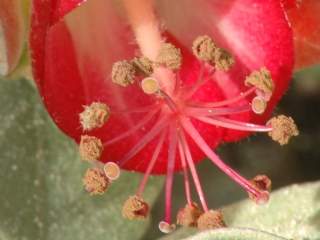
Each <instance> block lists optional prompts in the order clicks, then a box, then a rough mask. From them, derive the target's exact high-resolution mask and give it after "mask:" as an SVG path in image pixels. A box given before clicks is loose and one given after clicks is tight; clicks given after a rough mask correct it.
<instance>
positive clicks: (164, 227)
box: [159, 221, 176, 234]
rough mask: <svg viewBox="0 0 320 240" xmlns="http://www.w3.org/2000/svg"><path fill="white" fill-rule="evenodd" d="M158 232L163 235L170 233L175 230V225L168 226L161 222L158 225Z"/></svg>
mask: <svg viewBox="0 0 320 240" xmlns="http://www.w3.org/2000/svg"><path fill="white" fill-rule="evenodd" d="M159 230H160V231H161V232H163V233H166V234H167V233H172V232H173V231H174V230H176V225H175V224H169V223H167V222H165V221H161V222H160V223H159Z"/></svg>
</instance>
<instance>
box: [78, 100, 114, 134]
mask: <svg viewBox="0 0 320 240" xmlns="http://www.w3.org/2000/svg"><path fill="white" fill-rule="evenodd" d="M79 117H80V123H81V126H82V128H83V130H85V131H90V130H92V129H95V128H100V127H102V126H103V125H104V124H105V123H106V122H107V120H108V119H109V117H110V108H109V107H108V106H107V105H106V104H104V103H100V102H93V103H92V104H91V105H89V106H84V111H83V112H82V113H80V114H79Z"/></svg>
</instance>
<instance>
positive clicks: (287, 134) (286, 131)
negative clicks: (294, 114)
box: [267, 115, 299, 145]
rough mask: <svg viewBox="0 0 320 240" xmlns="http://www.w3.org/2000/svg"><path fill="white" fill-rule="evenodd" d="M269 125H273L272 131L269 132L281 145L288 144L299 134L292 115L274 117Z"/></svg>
mask: <svg viewBox="0 0 320 240" xmlns="http://www.w3.org/2000/svg"><path fill="white" fill-rule="evenodd" d="M267 125H270V126H271V127H272V131H270V132H268V134H269V136H270V137H271V138H272V140H274V141H276V142H279V143H280V145H285V144H287V143H288V142H289V140H290V138H291V137H293V136H298V135H299V131H298V128H297V126H296V124H295V122H294V120H293V119H292V118H291V117H286V116H284V115H280V116H277V117H273V118H272V119H271V120H269V121H268V123H267Z"/></svg>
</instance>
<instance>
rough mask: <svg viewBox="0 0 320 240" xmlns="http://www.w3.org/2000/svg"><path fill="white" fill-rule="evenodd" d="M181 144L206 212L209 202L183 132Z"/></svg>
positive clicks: (181, 133)
mask: <svg viewBox="0 0 320 240" xmlns="http://www.w3.org/2000/svg"><path fill="white" fill-rule="evenodd" d="M180 142H181V145H182V147H183V150H184V154H185V156H186V159H187V164H188V166H189V169H190V172H191V175H192V178H193V181H194V185H195V187H196V190H197V193H198V195H199V199H200V202H201V205H202V208H203V210H204V211H205V212H206V211H208V209H209V208H208V205H207V201H206V198H205V195H204V193H203V190H202V187H201V183H200V180H199V177H198V173H197V170H196V167H195V165H194V161H193V159H192V155H191V151H190V148H189V145H188V142H187V140H186V138H185V136H184V133H183V132H182V131H181V132H180Z"/></svg>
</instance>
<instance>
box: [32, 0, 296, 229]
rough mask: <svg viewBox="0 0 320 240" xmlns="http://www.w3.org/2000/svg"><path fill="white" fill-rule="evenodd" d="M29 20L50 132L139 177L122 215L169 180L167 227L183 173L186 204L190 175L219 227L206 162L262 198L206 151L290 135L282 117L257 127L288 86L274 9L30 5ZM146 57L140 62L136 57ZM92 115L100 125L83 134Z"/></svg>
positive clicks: (247, 4)
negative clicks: (177, 176) (159, 179)
mask: <svg viewBox="0 0 320 240" xmlns="http://www.w3.org/2000/svg"><path fill="white" fill-rule="evenodd" d="M82 2H83V4H81V6H80V7H78V8H76V9H75V7H76V6H79V5H80V3H82ZM71 10H72V11H71ZM155 12H156V14H155ZM32 14H33V15H32V31H31V38H30V46H31V50H32V63H33V70H34V76H35V80H36V82H37V84H38V87H39V90H40V93H41V95H42V97H43V101H44V103H45V105H46V107H47V109H48V111H49V113H50V115H51V116H52V118H53V119H54V121H55V122H56V124H57V125H58V126H59V127H60V128H61V129H62V130H63V131H64V132H65V133H66V134H68V135H69V136H70V137H72V138H74V139H75V140H76V141H77V142H80V139H81V136H82V140H81V149H82V150H83V151H85V152H82V154H83V156H87V158H90V159H91V158H94V159H95V158H96V157H95V156H99V153H100V152H101V151H102V148H103V149H104V150H103V153H102V156H101V159H100V160H101V161H103V162H110V161H112V162H115V163H117V165H119V166H120V167H121V168H123V169H127V170H135V171H140V172H144V173H145V176H144V178H143V180H142V182H141V185H140V186H139V190H138V192H137V197H134V198H130V201H128V202H126V204H125V208H124V209H125V210H124V215H125V216H130V218H134V217H137V218H143V217H145V216H146V214H147V210H148V208H147V207H146V205H145V203H144V202H143V200H142V199H141V198H140V197H141V195H142V192H143V189H144V186H145V184H146V181H147V178H148V176H149V175H150V173H154V174H166V175H167V181H166V216H165V224H164V223H163V222H162V224H160V226H161V229H162V230H163V231H165V232H166V231H169V230H172V226H171V225H170V224H171V213H170V208H171V207H170V205H171V188H172V181H173V172H174V171H176V170H181V169H182V170H183V172H184V173H185V186H186V198H187V202H188V204H189V205H190V206H191V205H192V200H191V197H190V192H189V191H190V189H189V180H188V172H189V171H190V173H191V175H192V177H193V180H194V182H195V186H196V188H197V192H198V193H199V197H200V202H201V206H202V208H203V210H204V211H205V212H206V213H207V215H208V214H209V215H208V216H207V215H206V218H202V219H216V218H214V217H212V216H210V213H211V212H208V206H207V203H206V200H205V197H204V194H203V191H202V189H201V185H200V182H199V179H198V175H197V172H196V169H195V163H197V162H199V161H200V160H201V159H203V158H204V157H208V158H209V159H211V161H212V162H213V163H214V164H216V165H217V166H218V167H219V168H220V169H221V170H222V171H224V172H225V173H226V174H227V175H229V176H230V177H231V178H232V179H233V180H235V181H236V182H238V183H239V184H240V185H241V186H242V187H243V188H244V189H245V190H246V191H247V192H248V193H249V194H250V196H251V197H252V198H254V199H255V200H256V201H257V202H263V201H265V200H267V198H268V193H267V192H266V189H263V188H261V187H259V184H258V185H257V184H255V183H252V182H250V181H248V180H246V179H245V178H243V177H241V176H240V175H239V174H238V173H236V172H235V171H234V170H232V169H231V168H230V167H228V166H227V165H225V164H224V163H223V162H222V161H221V160H220V159H219V157H218V156H217V155H216V154H215V153H214V151H213V150H212V149H213V148H215V147H216V146H218V145H219V144H220V143H221V142H231V141H236V140H239V139H241V138H243V137H245V136H247V135H248V133H249V132H269V134H270V135H271V136H272V138H273V139H275V140H277V141H279V142H280V143H286V142H287V141H288V135H290V134H291V135H294V134H296V133H297V131H296V129H295V126H294V124H293V122H292V121H291V120H292V119H288V118H285V117H283V116H282V117H279V118H277V119H274V120H272V121H271V122H269V123H268V124H267V125H266V126H264V125H259V124H263V123H265V121H266V120H267V119H268V117H269V116H270V114H271V111H272V109H273V108H274V106H275V105H276V103H277V102H278V101H279V99H280V97H281V96H282V94H283V93H284V92H285V90H286V89H287V86H288V83H289V80H290V77H291V73H292V69H293V63H294V61H293V59H294V57H293V37H292V31H291V28H290V27H289V25H288V22H287V20H286V17H285V14H284V12H283V9H282V6H281V4H280V2H278V1H275V0H265V1H260V0H233V1H231V0H230V1H215V0H214V1H205V0H198V1H192V0H180V1H172V0H161V1H157V2H156V4H155V6H152V3H151V1H150V0H135V1H134V0H131V1H130V0H123V1H122V5H120V4H118V3H117V4H115V3H114V2H113V1H106V0H90V1H80V0H69V1H67V0H64V1H62V0H60V1H55V0H47V1H36V0H35V1H33V11H32ZM199 37H200V38H199ZM195 39H196V42H193V41H194V40H195ZM212 39H214V41H215V44H214V43H213V42H212ZM164 43H170V44H173V45H174V46H176V48H174V47H173V45H164ZM192 45H193V52H192ZM163 46H166V47H167V48H166V49H164V48H163ZM221 47H222V48H223V49H222V48H221ZM165 50H166V51H165ZM225 50H227V51H225ZM180 53H181V55H180ZM192 53H194V54H192ZM229 53H230V54H231V55H232V56H233V58H232V57H231V56H230V55H229ZM195 55H196V56H195ZM142 56H143V57H145V58H144V60H145V61H146V62H144V63H142V62H141V61H142V60H141V59H137V58H139V57H142ZM135 57H136V59H135V60H134V61H131V60H132V59H134V58H135ZM180 57H182V66H181V67H180V61H179V60H180ZM146 59H147V60H146ZM233 61H235V63H234V64H232V63H233ZM132 63H133V64H132ZM139 64H140V65H139ZM141 64H142V65H141ZM141 72H142V74H141ZM135 73H136V74H135ZM123 74H127V75H123ZM271 78H272V79H271ZM119 81H120V84H119ZM115 82H118V84H116V83H115ZM245 83H246V84H245ZM127 85H128V86H127ZM150 91H151V92H152V94H150ZM92 104H93V105H92ZM84 106H86V107H85V108H84ZM265 107H266V109H265ZM109 115H110V116H109ZM79 116H80V117H79ZM92 117H93V118H94V119H93V120H94V122H95V124H96V126H99V127H98V128H95V127H96V126H91V125H90V124H91V122H90V121H91V120H92ZM79 118H80V119H79ZM80 122H81V123H82V126H81V125H80ZM105 122H106V123H105ZM104 123H105V124H104ZM275 131H276V132H275ZM92 136H94V137H95V138H93V137H92ZM108 166H110V165H108ZM113 166H115V165H113ZM109 170H110V169H109ZM115 170H116V171H117V168H115ZM107 172H108V171H107ZM111 172H112V171H111ZM92 173H94V174H95V175H92V174H91V175H90V181H89V180H87V181H85V183H90V188H89V189H90V192H91V193H93V192H94V189H93V188H94V187H95V186H99V189H101V186H107V184H106V183H104V182H103V181H104V178H103V177H101V173H100V172H99V171H98V170H94V171H92ZM108 173H109V172H108ZM116 175H117V174H116ZM97 179H99V181H98V180H97ZM87 187H88V186H87ZM87 189H88V188H87ZM139 209H140V210H141V209H143V211H142V210H141V211H142V212H143V213H142V212H141V211H140V210H139ZM128 211H136V212H133V213H134V214H133V213H132V212H130V213H128ZM139 211H140V212H139ZM137 212H139V213H140V214H138V213H137ZM209 225H210V224H209ZM209 225H208V226H209ZM221 225H223V224H221ZM203 227H204V226H202V227H201V228H203Z"/></svg>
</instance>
